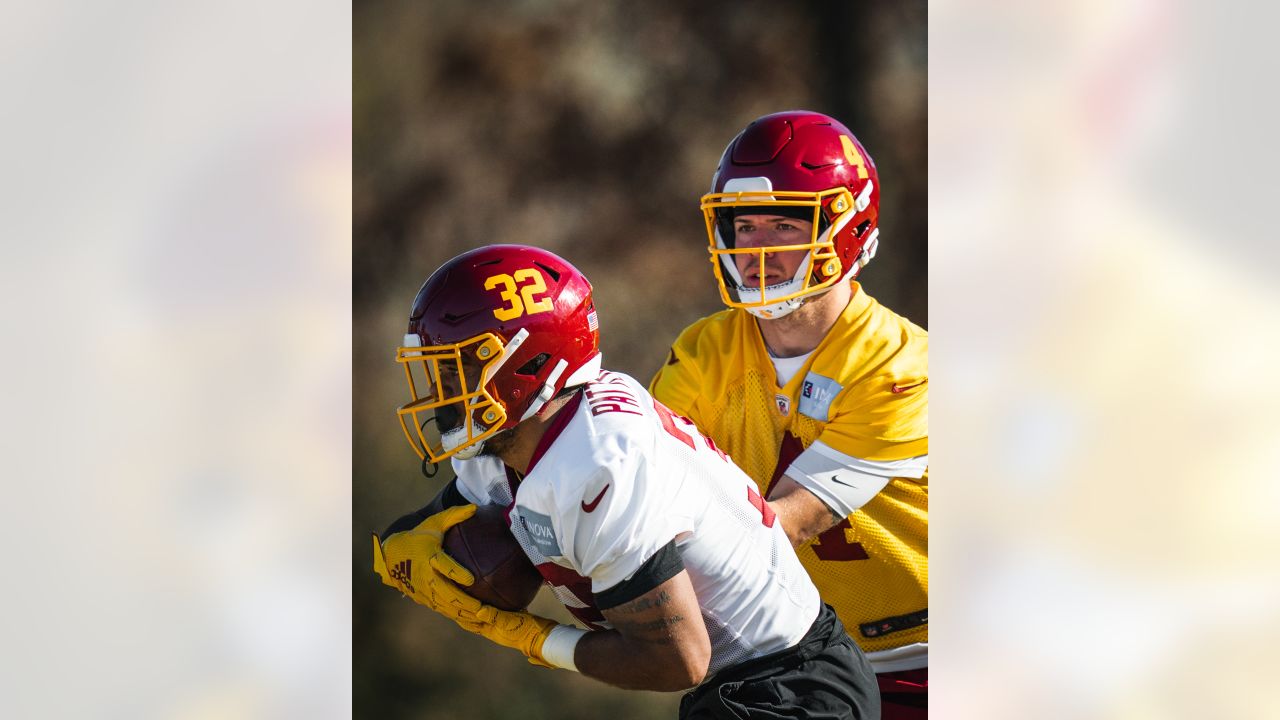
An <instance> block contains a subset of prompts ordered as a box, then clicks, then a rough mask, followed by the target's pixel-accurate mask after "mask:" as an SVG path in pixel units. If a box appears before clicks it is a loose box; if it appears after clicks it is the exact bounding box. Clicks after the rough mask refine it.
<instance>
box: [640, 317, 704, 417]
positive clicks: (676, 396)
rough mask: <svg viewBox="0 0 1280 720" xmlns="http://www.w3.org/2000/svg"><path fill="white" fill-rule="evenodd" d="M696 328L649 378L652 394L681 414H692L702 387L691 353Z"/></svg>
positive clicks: (687, 332) (675, 347) (683, 334)
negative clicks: (692, 336) (693, 333)
mask: <svg viewBox="0 0 1280 720" xmlns="http://www.w3.org/2000/svg"><path fill="white" fill-rule="evenodd" d="M692 331H693V328H689V329H687V330H685V332H684V333H682V334H681V335H680V337H679V338H677V339H676V341H675V343H673V344H672V345H671V349H670V350H669V351H668V352H667V359H666V362H665V364H664V365H663V366H662V367H661V368H659V369H658V372H657V373H656V374H655V375H654V376H653V380H650V381H649V394H650V395H653V396H654V397H655V398H657V399H658V401H659V402H661V403H662V404H663V405H666V406H667V407H668V408H671V409H672V410H673V411H675V412H676V413H678V414H680V415H685V416H692V415H693V414H694V413H693V409H694V404H695V403H696V402H697V400H698V394H699V391H700V389H701V387H702V382H701V373H700V372H699V369H698V365H697V363H696V362H695V361H694V358H693V354H692V352H691V346H692V341H691V337H690V336H691V334H692Z"/></svg>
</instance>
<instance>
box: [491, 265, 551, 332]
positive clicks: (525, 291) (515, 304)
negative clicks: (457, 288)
mask: <svg viewBox="0 0 1280 720" xmlns="http://www.w3.org/2000/svg"><path fill="white" fill-rule="evenodd" d="M514 275H515V277H514V278H513V277H512V276H511V275H508V274H506V273H503V274H501V275H493V276H491V277H489V278H488V279H486V280H485V281H484V289H485V290H493V289H495V288H498V286H502V287H501V292H502V301H503V302H505V303H508V305H507V306H505V307H500V308H497V309H495V310H494V311H493V316H494V317H496V318H498V319H499V320H501V321H502V322H506V321H507V320H514V319H515V318H518V317H520V316H521V315H524V314H526V313H527V314H529V315H537V314H538V313H544V312H547V311H548V310H550V309H551V298H548V297H544V298H542V299H541V300H538V299H536V298H535V296H536V295H538V294H540V293H545V292H546V291H547V281H546V280H545V279H544V278H543V277H542V273H540V272H538V271H537V270H534V269H533V268H521V269H520V270H517V271H515V273H514ZM525 281H528V282H527V283H526V284H525V285H523V286H522V287H521V288H520V294H518V295H517V294H516V283H517V282H525Z"/></svg>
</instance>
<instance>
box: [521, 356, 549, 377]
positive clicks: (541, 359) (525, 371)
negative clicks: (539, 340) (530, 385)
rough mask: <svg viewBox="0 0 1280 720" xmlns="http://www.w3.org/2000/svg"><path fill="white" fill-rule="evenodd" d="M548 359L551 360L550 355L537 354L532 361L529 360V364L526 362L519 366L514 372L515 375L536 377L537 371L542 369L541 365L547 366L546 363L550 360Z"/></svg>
mask: <svg viewBox="0 0 1280 720" xmlns="http://www.w3.org/2000/svg"><path fill="white" fill-rule="evenodd" d="M550 359H551V353H538V354H537V355H535V356H534V357H533V359H532V360H530V361H529V362H527V363H525V364H523V365H521V366H520V367H519V368H518V369H517V370H516V374H517V375H528V376H534V375H537V374H538V371H539V370H541V369H542V366H543V365H546V364H547V361H548V360H550Z"/></svg>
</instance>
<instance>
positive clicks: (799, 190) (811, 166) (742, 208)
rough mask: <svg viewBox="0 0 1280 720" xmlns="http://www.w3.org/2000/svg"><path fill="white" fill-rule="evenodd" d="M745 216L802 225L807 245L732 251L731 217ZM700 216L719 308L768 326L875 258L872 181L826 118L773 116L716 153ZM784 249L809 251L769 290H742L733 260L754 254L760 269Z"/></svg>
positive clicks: (856, 147) (851, 143) (868, 168)
mask: <svg viewBox="0 0 1280 720" xmlns="http://www.w3.org/2000/svg"><path fill="white" fill-rule="evenodd" d="M762 206H763V207H762ZM749 211H754V212H756V213H759V214H777V215H789V216H792V217H803V218H804V219H807V220H810V221H811V222H812V223H813V233H812V236H811V238H810V242H808V243H805V244H801V245H780V246H772V247H752V248H736V247H735V246H734V227H733V218H734V215H735V213H736V214H739V215H742V214H749ZM702 212H703V216H704V217H705V219H706V223H707V235H708V238H709V239H710V251H711V262H712V265H713V266H714V268H715V274H716V280H717V281H718V282H719V284H720V296H721V298H722V299H723V300H724V302H725V304H726V305H729V306H730V307H740V308H745V309H746V310H748V311H749V312H751V313H752V314H754V315H757V316H759V317H764V318H776V317H781V316H783V315H786V314H787V313H790V312H791V311H793V310H795V309H796V308H798V307H800V304H801V303H802V302H803V301H804V298H805V297H807V296H810V295H815V294H818V293H821V292H825V291H826V290H827V289H828V288H830V287H831V286H833V285H835V284H836V283H837V282H846V281H848V280H851V279H853V278H854V277H855V276H856V275H857V274H858V271H859V270H861V269H862V267H863V266H865V265H866V264H867V263H868V262H870V261H871V258H872V257H874V256H875V253H876V245H877V235H878V234H879V232H880V231H879V228H878V227H877V224H878V221H879V216H880V178H879V176H878V175H877V174H876V166H875V163H874V162H872V161H871V156H870V155H868V154H867V151H866V150H864V149H863V147H862V145H861V144H860V143H859V142H858V139H857V138H855V137H854V136H853V133H851V132H849V129H848V128H846V127H845V126H844V125H842V124H840V122H838V121H837V120H835V119H834V118H831V117H828V116H826V115H822V114H820V113H815V112H807V111H803V110H793V111H789V112H782V113H776V114H773V115H766V116H764V117H762V118H760V119H758V120H756V121H754V122H752V123H751V124H750V125H748V126H747V128H746V129H745V130H743V131H742V132H741V133H740V134H739V135H738V136H737V137H736V138H734V139H733V141H732V142H730V143H729V146H728V147H727V148H725V151H724V155H722V156H721V158H720V166H719V168H717V169H716V174H715V176H714V177H712V179H711V192H710V193H708V194H707V195H703V196H702ZM792 250H806V251H808V255H807V256H806V258H805V261H804V262H803V263H801V264H800V268H799V270H798V271H797V272H796V275H795V277H793V278H790V279H789V280H787V281H785V282H782V283H778V284H776V285H772V286H768V287H766V286H765V285H764V278H763V276H762V277H761V279H760V283H759V285H755V284H754V283H753V284H752V285H751V286H748V284H747V283H744V282H743V279H742V276H741V274H740V273H739V272H738V268H737V266H736V264H735V263H734V256H735V255H742V254H748V253H758V254H759V260H760V264H761V265H763V264H764V256H765V254H767V253H775V252H785V251H792Z"/></svg>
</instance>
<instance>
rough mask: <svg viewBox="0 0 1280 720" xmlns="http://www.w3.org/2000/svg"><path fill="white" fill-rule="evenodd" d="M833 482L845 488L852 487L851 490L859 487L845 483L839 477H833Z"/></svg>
mask: <svg viewBox="0 0 1280 720" xmlns="http://www.w3.org/2000/svg"><path fill="white" fill-rule="evenodd" d="M831 482H833V483H836V484H837V485H843V486H845V487H851V488H856V487H857V485H854V484H853V483H847V482H845V481H843V480H841V479H840V476H839V475H832V476H831Z"/></svg>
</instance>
